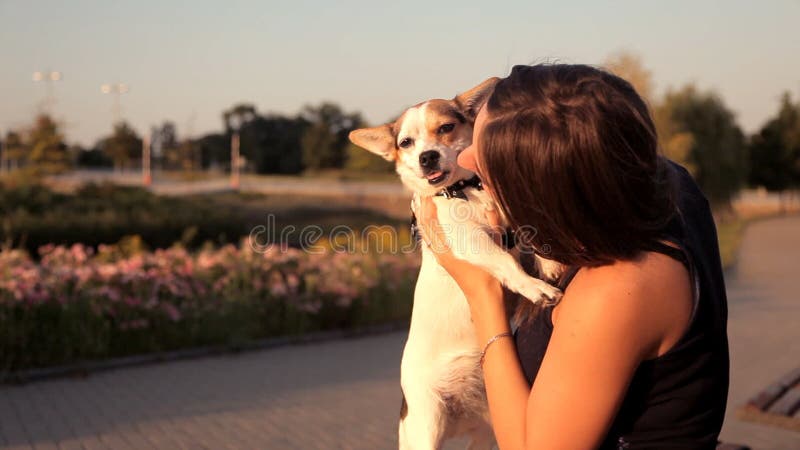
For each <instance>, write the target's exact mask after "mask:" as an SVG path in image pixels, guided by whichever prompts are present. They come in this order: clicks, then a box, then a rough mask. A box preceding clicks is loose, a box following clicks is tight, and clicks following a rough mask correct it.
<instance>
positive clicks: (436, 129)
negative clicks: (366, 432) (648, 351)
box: [350, 78, 561, 450]
mask: <svg viewBox="0 0 800 450" xmlns="http://www.w3.org/2000/svg"><path fill="white" fill-rule="evenodd" d="M497 81H498V79H497V78H490V79H488V80H486V81H484V82H483V83H481V84H479V85H478V86H476V87H474V88H472V89H470V90H469V91H467V92H464V93H462V94H460V95H457V96H456V97H455V98H454V99H452V100H441V99H435V100H429V101H426V102H423V103H420V104H418V105H416V106H413V107H411V108H409V109H407V110H406V111H405V112H404V113H403V114H402V115H401V116H400V117H399V118H398V119H397V120H396V121H395V122H393V123H388V124H385V125H381V126H378V127H374V128H363V129H359V130H354V131H353V132H351V133H350V140H351V141H352V142H353V143H354V144H356V145H358V146H359V147H363V148H365V149H367V150H369V151H370V152H373V153H376V154H378V155H380V156H382V157H383V158H385V159H387V160H389V161H394V162H395V164H396V170H397V173H398V174H399V175H400V178H401V180H402V182H403V184H404V185H405V186H406V187H408V188H409V189H410V190H411V191H412V192H413V196H414V201H412V206H413V204H415V202H416V201H417V200H418V199H419V198H420V197H431V196H432V197H434V202H435V204H436V207H437V214H438V219H439V222H440V224H441V225H442V229H443V230H445V232H446V233H447V234H448V242H450V244H451V245H450V248H451V250H452V252H453V254H454V255H455V256H456V257H457V258H459V259H464V260H466V261H469V262H471V263H473V264H476V265H478V266H480V267H482V268H484V269H485V270H487V271H488V272H490V273H491V274H492V275H494V276H495V277H496V278H497V279H498V280H500V281H501V282H502V284H503V285H504V286H505V287H507V288H508V289H510V290H512V291H514V292H517V293H519V294H521V295H522V296H524V297H526V298H527V299H529V300H531V301H533V302H537V301H539V300H540V299H542V298H543V297H546V298H550V299H555V298H557V297H558V296H559V295H560V291H559V290H558V289H557V288H555V287H553V286H551V285H550V284H548V283H546V282H545V281H543V280H540V279H537V278H534V277H531V276H529V275H528V274H527V273H526V272H525V271H524V270H523V268H522V267H521V265H520V264H519V262H518V261H517V260H516V259H515V258H514V257H513V256H512V255H511V254H510V253H508V252H507V251H505V249H503V248H501V247H499V246H498V245H497V244H496V243H495V242H494V240H493V238H492V234H491V233H492V231H493V230H492V229H491V227H490V225H489V222H488V219H487V216H486V214H487V212H488V211H494V210H496V208H495V204H494V202H493V201H492V199H491V198H490V196H489V194H488V193H487V192H486V191H484V190H483V189H482V188H481V185H480V181H479V180H478V179H477V176H476V175H475V174H474V173H473V172H471V171H469V170H467V169H464V168H463V167H460V166H459V165H458V164H457V163H456V158H457V156H458V154H459V153H460V152H461V151H462V150H463V149H465V148H466V147H468V146H469V145H470V143H471V142H472V130H473V126H474V121H475V116H476V115H477V109H478V107H479V106H480V105H481V104H482V103H483V102H484V100H485V99H486V98H488V95H489V94H490V93H491V91H492V89H493V88H494V85H495V84H496V83H497ZM412 209H413V208H412ZM451 237H452V238H453V239H450V238H451ZM535 260H536V267H537V270H538V273H539V274H544V277H545V278H547V279H551V280H552V279H555V278H556V277H557V276H558V275H559V274H560V271H561V266H560V264H558V263H555V262H553V261H550V260H546V259H544V258H540V257H538V256H536V257H535ZM484 344H485V343H483V342H481V343H479V342H477V338H476V336H475V331H474V327H473V325H472V323H471V318H470V311H469V305H468V304H467V301H466V299H465V298H464V294H463V293H462V291H461V289H460V288H459V287H458V285H457V284H456V283H455V281H454V280H453V279H452V278H451V277H450V276H449V275H448V274H447V272H446V271H445V270H444V268H442V267H441V266H440V265H439V264H438V263H437V261H436V258H435V256H434V255H433V253H432V250H431V249H430V248H428V247H426V246H423V248H422V266H421V268H420V274H419V278H418V279H417V284H416V288H415V292H414V306H413V312H412V316H411V326H410V329H409V334H408V340H407V342H406V345H405V349H404V351H403V358H402V362H401V386H402V390H403V404H402V407H401V412H400V425H399V444H400V449H401V450H411V449H413V450H429V449H438V448H440V446H441V445H442V443H443V442H444V441H445V440H447V439H449V438H451V437H456V436H464V435H467V436H469V437H470V439H471V441H470V444H469V447H468V448H469V449H472V450H479V449H491V448H492V447H493V446H494V444H495V439H494V433H493V432H492V427H491V424H490V422H489V411H488V404H487V401H486V392H485V388H484V384H483V376H482V372H481V369H480V366H479V364H478V361H479V358H480V353H481V350H482V347H483V345H484Z"/></svg>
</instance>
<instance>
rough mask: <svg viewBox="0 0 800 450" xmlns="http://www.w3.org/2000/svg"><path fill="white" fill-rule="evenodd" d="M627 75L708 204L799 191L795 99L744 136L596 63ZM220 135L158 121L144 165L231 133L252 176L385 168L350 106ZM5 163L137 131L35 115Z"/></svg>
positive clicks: (97, 152)
mask: <svg viewBox="0 0 800 450" xmlns="http://www.w3.org/2000/svg"><path fill="white" fill-rule="evenodd" d="M604 67H606V68H607V69H608V70H610V71H612V72H614V73H616V74H618V75H620V76H622V77H623V78H625V79H626V80H629V81H630V82H631V84H633V85H634V87H635V88H636V90H637V91H638V92H639V93H640V94H641V95H642V96H643V97H644V98H645V99H646V100H647V101H648V103H649V104H650V108H651V111H652V113H653V118H654V120H655V123H656V128H657V129H658V138H659V145H660V147H661V149H662V151H663V152H664V153H665V154H666V155H667V156H668V157H669V158H671V159H673V160H675V161H677V162H679V163H681V164H683V165H684V166H686V167H687V168H688V169H689V171H690V172H691V173H692V175H693V176H694V177H695V179H696V180H697V181H698V183H699V184H700V186H701V188H702V189H703V191H704V192H705V194H706V195H707V196H708V198H709V199H710V200H711V202H712V203H714V204H715V205H722V206H725V205H728V204H729V202H730V199H731V198H732V196H733V195H735V194H736V192H738V191H739V189H741V188H742V187H745V186H748V185H749V186H751V187H764V188H766V189H768V190H771V191H782V190H786V189H798V188H800V102H796V101H795V100H793V99H792V97H791V95H790V94H789V93H788V92H787V93H786V94H785V95H784V96H783V97H782V99H781V101H780V104H779V105H778V110H777V112H776V113H775V114H774V116H772V117H771V118H769V119H768V121H767V122H766V123H765V124H764V125H763V127H762V128H761V129H760V130H759V131H758V132H757V133H755V134H754V135H752V136H746V135H745V134H744V133H743V132H742V130H741V128H740V127H739V125H738V124H737V122H736V116H735V114H734V113H733V112H732V111H731V110H730V109H729V108H728V107H727V105H726V104H725V102H724V100H723V99H722V97H721V96H719V95H718V94H717V93H715V92H713V91H704V90H701V89H698V88H697V87H695V86H694V85H692V84H688V85H685V86H683V87H681V88H679V89H668V90H667V91H666V93H665V94H664V95H663V96H661V97H659V98H656V97H655V96H654V94H653V92H654V89H653V87H652V76H651V74H650V72H649V71H648V70H647V69H645V68H644V67H643V65H642V64H641V61H640V60H639V59H638V57H636V56H635V55H631V54H629V53H625V52H622V53H619V54H617V55H614V56H612V57H611V58H609V59H608V61H607V62H606V63H605V65H604ZM221 119H222V125H223V131H222V132H221V133H211V134H207V135H205V136H201V137H198V138H183V139H179V137H178V134H177V131H176V127H175V124H174V123H173V122H170V121H166V122H164V123H163V124H161V125H160V126H158V127H154V128H153V129H152V130H150V132H149V134H150V138H151V142H152V149H153V153H152V155H153V166H154V167H156V168H163V169H167V170H187V171H191V170H220V171H227V170H230V168H231V137H232V136H233V135H234V133H236V132H238V133H239V135H240V137H241V139H240V142H241V146H240V148H241V155H242V156H243V160H242V161H241V162H240V166H241V167H240V168H241V169H243V170H245V171H249V172H254V173H261V174H298V173H301V172H306V171H320V170H329V169H333V170H352V171H358V172H362V173H363V172H390V171H391V170H392V165H391V164H390V163H387V162H386V161H384V160H383V159H381V158H379V157H377V156H374V155H372V154H370V153H369V152H366V151H364V150H361V149H358V148H356V147H354V146H353V145H352V144H350V143H349V142H348V139H347V135H348V133H349V132H350V131H351V130H353V129H355V128H359V127H362V126H365V125H366V124H365V122H364V120H363V119H362V117H361V115H360V114H359V113H357V112H346V111H344V110H343V109H342V108H341V107H340V106H339V105H336V104H334V103H322V104H320V105H317V106H306V107H304V108H303V109H302V110H301V111H300V112H299V113H298V114H296V115H293V116H291V115H280V114H273V113H267V114H264V113H260V112H259V111H257V110H256V108H255V107H254V106H253V105H251V104H238V105H234V106H233V107H232V108H230V109H229V110H227V111H224V112H223V113H222V115H221ZM4 141H5V142H4V148H5V152H4V153H3V154H4V155H5V156H4V161H2V163H3V164H4V166H5V167H11V168H26V170H28V171H29V172H35V173H45V174H47V173H57V172H59V171H63V170H66V169H68V168H69V167H75V166H77V167H115V168H118V169H126V168H135V167H139V165H140V164H141V154H142V153H141V152H142V137H141V136H140V135H139V134H137V132H136V131H135V130H133V129H132V128H131V127H130V126H129V125H127V124H126V123H119V124H117V125H116V126H115V127H114V129H113V132H112V133H111V135H109V136H107V137H104V138H102V139H100V140H99V141H98V142H97V143H96V144H95V145H94V146H93V147H92V148H80V147H68V146H67V145H66V144H65V143H64V138H63V136H62V134H61V131H60V130H59V125H58V124H57V123H55V122H54V121H53V120H52V119H50V118H49V117H47V116H41V117H39V118H38V119H37V120H36V122H35V123H34V125H32V126H31V127H30V128H29V129H27V130H20V131H18V132H9V133H8V134H7V135H6V136H5V138H4Z"/></svg>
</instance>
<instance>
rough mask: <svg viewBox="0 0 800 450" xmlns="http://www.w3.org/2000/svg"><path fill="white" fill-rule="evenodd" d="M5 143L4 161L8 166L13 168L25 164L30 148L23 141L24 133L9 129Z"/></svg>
mask: <svg viewBox="0 0 800 450" xmlns="http://www.w3.org/2000/svg"><path fill="white" fill-rule="evenodd" d="M3 145H4V146H5V155H4V158H5V161H4V163H5V164H6V167H8V168H10V169H12V170H13V169H17V168H20V167H21V166H23V165H24V164H25V161H26V160H27V159H28V150H29V149H28V147H27V146H26V145H25V143H24V142H23V139H22V135H20V134H19V133H18V132H16V131H9V132H8V133H6V138H5V141H4V142H3Z"/></svg>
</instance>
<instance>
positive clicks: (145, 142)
mask: <svg viewBox="0 0 800 450" xmlns="http://www.w3.org/2000/svg"><path fill="white" fill-rule="evenodd" d="M142 184H144V185H145V186H146V187H150V185H151V184H153V177H152V176H151V175H150V135H149V134H147V133H146V132H145V134H144V136H143V137H142Z"/></svg>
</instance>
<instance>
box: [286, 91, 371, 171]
mask: <svg viewBox="0 0 800 450" xmlns="http://www.w3.org/2000/svg"><path fill="white" fill-rule="evenodd" d="M301 116H302V117H303V118H304V119H305V120H307V121H308V123H309V126H308V128H307V129H306V131H305V133H304V134H303V138H302V148H303V164H304V165H305V168H306V169H311V170H317V169H341V168H342V167H344V164H345V161H346V159H347V146H348V143H349V141H348V139H347V135H348V134H349V133H350V131H352V130H354V129H356V128H357V127H358V124H360V123H362V120H361V116H360V115H359V114H358V113H352V114H347V113H345V112H344V111H343V110H342V109H341V107H339V105H336V104H334V103H329V102H325V103H322V104H321V105H319V106H306V107H305V108H304V110H303V112H302V114H301Z"/></svg>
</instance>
